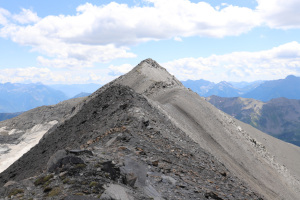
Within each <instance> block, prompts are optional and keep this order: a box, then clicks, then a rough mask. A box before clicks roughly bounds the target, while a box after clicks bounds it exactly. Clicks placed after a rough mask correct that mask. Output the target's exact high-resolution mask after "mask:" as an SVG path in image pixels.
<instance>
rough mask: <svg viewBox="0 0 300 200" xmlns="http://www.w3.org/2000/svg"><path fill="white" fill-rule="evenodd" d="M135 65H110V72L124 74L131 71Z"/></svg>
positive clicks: (117, 74)
mask: <svg viewBox="0 0 300 200" xmlns="http://www.w3.org/2000/svg"><path fill="white" fill-rule="evenodd" d="M133 67H134V66H132V65H130V64H123V65H119V66H115V65H110V66H109V67H108V69H109V70H111V72H110V74H111V75H113V76H120V75H122V74H125V73H127V72H129V71H130V70H132V68H133Z"/></svg>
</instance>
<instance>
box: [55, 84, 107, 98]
mask: <svg viewBox="0 0 300 200" xmlns="http://www.w3.org/2000/svg"><path fill="white" fill-rule="evenodd" d="M49 87H51V88H53V89H55V90H59V91H62V92H63V93H64V94H65V95H66V96H67V97H68V98H74V97H75V96H76V95H79V94H80V93H90V94H91V93H93V92H95V91H96V90H97V89H99V88H100V87H101V85H100V84H95V83H89V84H71V85H66V84H56V85H49Z"/></svg>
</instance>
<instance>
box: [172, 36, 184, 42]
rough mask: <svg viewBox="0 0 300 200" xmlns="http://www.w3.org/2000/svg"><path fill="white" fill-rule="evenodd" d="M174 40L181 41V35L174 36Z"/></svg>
mask: <svg viewBox="0 0 300 200" xmlns="http://www.w3.org/2000/svg"><path fill="white" fill-rule="evenodd" d="M174 40H175V41H177V42H182V39H181V37H178V36H176V37H174Z"/></svg>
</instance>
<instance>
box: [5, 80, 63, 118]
mask: <svg viewBox="0 0 300 200" xmlns="http://www.w3.org/2000/svg"><path fill="white" fill-rule="evenodd" d="M67 98H68V97H67V96H66V95H65V94H64V93H63V92H61V91H58V90H55V89H52V88H50V87H48V86H45V85H43V84H40V83H34V84H20V83H4V84H0V112H1V113H14V112H21V111H27V110H30V109H32V108H35V107H38V106H42V105H51V104H56V103H58V102H60V101H63V100H66V99H67Z"/></svg>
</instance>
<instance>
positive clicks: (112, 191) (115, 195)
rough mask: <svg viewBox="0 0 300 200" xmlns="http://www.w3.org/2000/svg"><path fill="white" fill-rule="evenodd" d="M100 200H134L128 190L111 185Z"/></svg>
mask: <svg viewBox="0 0 300 200" xmlns="http://www.w3.org/2000/svg"><path fill="white" fill-rule="evenodd" d="M100 199H101V200H134V198H133V197H132V196H131V195H129V194H128V190H127V189H126V188H124V187H122V186H120V185H116V184H111V185H109V187H108V188H107V189H106V190H105V191H104V193H103V194H102V195H101V198H100Z"/></svg>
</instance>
